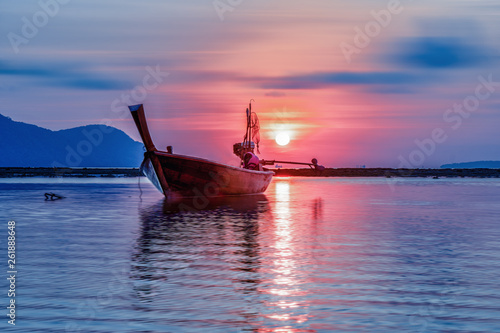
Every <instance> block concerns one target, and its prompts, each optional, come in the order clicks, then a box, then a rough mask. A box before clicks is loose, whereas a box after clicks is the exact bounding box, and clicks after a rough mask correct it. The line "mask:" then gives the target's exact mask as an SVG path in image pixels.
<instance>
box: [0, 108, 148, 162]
mask: <svg viewBox="0 0 500 333" xmlns="http://www.w3.org/2000/svg"><path fill="white" fill-rule="evenodd" d="M143 152H144V150H143V145H142V143H140V142H137V141H134V140H132V139H131V138H130V137H129V136H128V135H127V134H125V133H124V132H123V131H121V130H119V129H116V128H114V127H110V126H105V125H88V126H81V127H76V128H71V129H66V130H60V131H51V130H48V129H45V128H42V127H38V126H35V125H30V124H26V123H22V122H17V121H13V120H12V119H10V118H9V117H5V116H3V115H1V114H0V167H138V166H139V165H140V163H141V161H142V156H143Z"/></svg>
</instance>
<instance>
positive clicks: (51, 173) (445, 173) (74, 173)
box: [0, 167, 500, 178]
mask: <svg viewBox="0 0 500 333" xmlns="http://www.w3.org/2000/svg"><path fill="white" fill-rule="evenodd" d="M271 170H272V171H274V172H275V174H276V177H387V178H392V177H405V178H408V177H422V178H427V177H433V178H436V177H437V178H441V177H443V178H457V177H462V178H464V177H470V178H500V169H391V168H336V169H332V168H328V169H325V170H323V171H318V170H313V169H271ZM142 176H143V175H142V173H141V172H140V171H139V169H138V168H5V167H2V168H0V178H14V177H49V178H56V177H64V178H66V177H68V178H69V177H72V178H96V177H99V178H118V177H142Z"/></svg>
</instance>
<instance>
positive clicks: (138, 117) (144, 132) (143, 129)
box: [128, 104, 156, 151]
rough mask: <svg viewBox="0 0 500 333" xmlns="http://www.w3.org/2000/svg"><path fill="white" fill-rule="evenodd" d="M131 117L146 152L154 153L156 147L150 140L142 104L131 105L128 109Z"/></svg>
mask: <svg viewBox="0 0 500 333" xmlns="http://www.w3.org/2000/svg"><path fill="white" fill-rule="evenodd" d="M128 108H129V110H130V113H131V114H132V117H133V118H134V122H135V126H137V129H138V130H139V134H140V135H141V139H142V142H143V143H144V146H145V147H146V150H147V151H156V147H155V145H154V143H153V140H152V139H151V134H149V129H148V124H147V122H146V116H145V114H144V107H143V106H142V104H138V105H131V106H129V107H128Z"/></svg>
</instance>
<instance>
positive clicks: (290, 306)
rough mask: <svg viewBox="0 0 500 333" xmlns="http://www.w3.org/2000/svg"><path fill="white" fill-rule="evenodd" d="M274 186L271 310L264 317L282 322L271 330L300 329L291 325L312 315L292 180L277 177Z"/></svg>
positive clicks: (293, 330)
mask: <svg viewBox="0 0 500 333" xmlns="http://www.w3.org/2000/svg"><path fill="white" fill-rule="evenodd" d="M274 186H275V191H276V201H275V203H274V206H275V207H274V219H273V228H274V230H273V231H274V232H273V236H274V237H273V241H272V242H271V244H270V248H271V249H273V251H272V252H271V253H270V264H269V266H270V273H271V276H272V278H271V280H270V281H269V288H266V289H264V290H263V292H264V293H266V294H268V295H270V296H271V297H270V298H269V299H270V301H269V302H268V303H267V311H268V313H267V314H265V317H266V318H268V319H271V320H272V321H277V322H279V323H274V324H275V325H279V327H274V328H273V329H272V330H271V331H270V332H297V330H296V329H292V328H291V326H290V325H296V324H301V323H305V322H307V321H308V319H309V315H308V313H307V312H308V311H307V309H308V304H307V302H305V301H304V297H305V296H306V295H307V292H306V291H305V289H303V288H301V284H303V283H304V278H303V277H301V276H300V275H301V274H303V270H302V269H301V268H300V267H299V262H298V259H300V248H299V247H298V246H299V244H298V243H297V239H298V234H297V233H298V232H299V230H298V229H297V227H296V225H294V222H293V219H292V213H291V211H292V210H291V205H292V202H291V198H290V182H289V180H286V179H284V180H279V181H276V183H275V184H274ZM281 325H283V326H281ZM259 332H261V331H259ZM262 332H266V330H264V331H262ZM267 332H269V331H267Z"/></svg>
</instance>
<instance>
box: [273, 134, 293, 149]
mask: <svg viewBox="0 0 500 333" xmlns="http://www.w3.org/2000/svg"><path fill="white" fill-rule="evenodd" d="M275 140H276V143H277V144H279V145H280V146H286V145H287V144H288V143H289V142H290V136H289V135H288V134H287V133H285V132H279V133H278V134H276V139H275Z"/></svg>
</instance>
